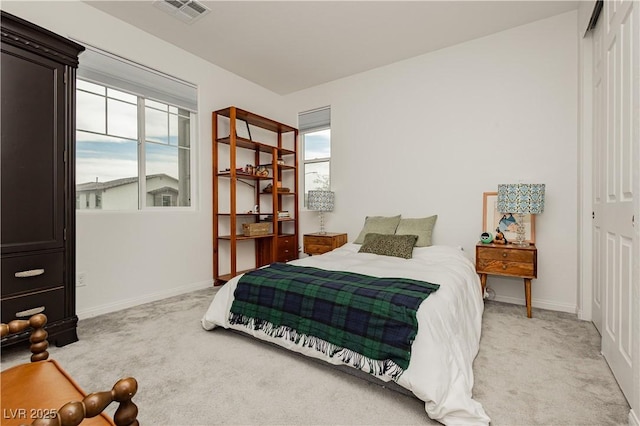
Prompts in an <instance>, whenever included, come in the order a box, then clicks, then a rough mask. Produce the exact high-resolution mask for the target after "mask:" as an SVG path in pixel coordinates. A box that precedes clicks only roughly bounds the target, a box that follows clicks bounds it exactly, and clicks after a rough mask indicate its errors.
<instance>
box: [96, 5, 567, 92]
mask: <svg viewBox="0 0 640 426" xmlns="http://www.w3.org/2000/svg"><path fill="white" fill-rule="evenodd" d="M87 3H88V4H90V5H91V6H93V7H95V8H98V9H100V10H102V11H104V12H106V13H108V14H110V15H112V16H114V17H116V18H118V19H121V20H123V21H125V22H128V23H130V24H132V25H135V26H136V27H138V28H141V29H142V30H144V31H146V32H148V33H151V34H153V35H155V36H157V37H159V38H161V39H163V40H165V41H167V42H169V43H171V44H174V45H176V46H178V47H180V48H182V49H184V50H186V51H188V52H191V53H193V54H195V55H197V56H199V57H202V58H203V59H205V60H207V61H209V62H211V63H213V64H216V65H218V66H220V67H222V68H224V69H226V70H228V71H230V72H232V73H234V74H237V75H239V76H242V77H244V78H246V79H247V80H250V81H253V82H255V83H256V84H259V85H260V86H263V87H265V88H267V89H269V90H271V91H273V92H276V93H279V94H288V93H291V92H295V91H298V90H302V89H306V88H308V87H312V86H316V85H318V84H322V83H326V82H329V81H332V80H336V79H339V78H342V77H346V76H349V75H353V74H357V73H360V72H363V71H367V70H370V69H373V68H377V67H380V66H384V65H387V64H390V63H393V62H397V61H401V60H403V59H408V58H411V57H414V56H418V55H421V54H424V53H427V52H431V51H434V50H437V49H442V48H444V47H447V46H452V45H454V44H457V43H462V42H465V41H468V40H472V39H474V38H478V37H482V36H486V35H489V34H492V33H496V32H498V31H502V30H506V29H509V28H513V27H516V26H519V25H523V24H526V23H529V22H533V21H537V20H540V19H544V18H548V17H550V16H553V15H557V14H560V13H564V12H567V11H570V10H573V9H576V8H577V6H578V2H577V1H558V0H554V1H541V0H536V1H200V3H202V4H204V5H205V6H206V7H208V8H209V9H211V12H210V13H208V14H207V15H204V16H202V17H201V18H200V19H198V20H196V21H195V22H193V23H191V24H188V23H185V22H183V21H181V20H179V19H177V18H176V17H174V16H172V15H170V14H168V13H166V12H164V11H162V10H160V9H159V8H158V7H155V6H154V5H153V3H154V2H153V1H152V0H147V1H121V0H120V1H93V0H90V1H87Z"/></svg>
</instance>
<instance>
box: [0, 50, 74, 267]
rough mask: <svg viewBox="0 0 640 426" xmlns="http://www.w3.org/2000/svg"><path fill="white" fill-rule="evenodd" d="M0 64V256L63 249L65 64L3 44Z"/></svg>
mask: <svg viewBox="0 0 640 426" xmlns="http://www.w3.org/2000/svg"><path fill="white" fill-rule="evenodd" d="M1 60H2V86H1V87H2V89H1V90H2V97H1V99H2V105H1V108H0V109H1V111H2V127H1V130H0V132H1V135H2V164H1V168H0V170H1V174H2V253H3V254H6V253H17V252H25V251H34V250H46V249H63V247H64V226H65V167H64V164H65V162H64V155H65V152H64V150H65V128H64V126H61V125H60V123H64V122H65V121H64V120H65V118H64V116H65V113H66V110H65V108H66V107H65V105H66V101H67V100H66V99H65V85H64V72H65V66H64V65H63V64H61V63H59V62H55V61H53V60H50V59H48V58H43V57H42V56H39V55H37V54H35V53H32V52H29V51H25V50H24V49H20V48H17V47H15V46H11V45H8V44H5V43H3V44H2V59H1ZM43 100H48V102H47V101H44V102H43Z"/></svg>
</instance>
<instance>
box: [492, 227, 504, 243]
mask: <svg viewBox="0 0 640 426" xmlns="http://www.w3.org/2000/svg"><path fill="white" fill-rule="evenodd" d="M493 243H494V244H507V239H506V238H505V236H504V234H503V233H502V231H500V227H498V228H496V236H495V237H494V238H493Z"/></svg>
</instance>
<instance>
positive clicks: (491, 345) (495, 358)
mask: <svg viewBox="0 0 640 426" xmlns="http://www.w3.org/2000/svg"><path fill="white" fill-rule="evenodd" d="M214 293H215V290H214V289H205V290H199V291H195V292H192V293H188V294H184V295H180V296H176V297H172V298H169V299H165V300H161V301H157V302H153V303H148V304H145V305H141V306H138V307H135V308H130V309H126V310H123V311H119V312H114V313H110V314H106V315H101V316H98V317H94V318H89V319H86V320H81V321H80V322H79V324H78V334H79V337H80V340H79V341H78V342H76V343H73V344H71V345H68V346H65V347H62V348H56V347H52V348H51V349H50V351H49V352H50V354H51V358H54V359H56V360H57V361H59V362H61V364H62V365H63V366H64V367H65V368H66V369H67V371H69V373H70V374H71V375H72V376H73V377H74V378H75V379H76V380H77V382H78V383H79V384H80V385H81V386H82V387H83V388H84V389H85V390H86V391H87V392H93V391H98V390H106V389H110V388H111V386H112V385H113V383H115V381H116V380H117V379H118V378H120V377H125V376H133V377H135V378H136V379H137V380H138V382H139V390H138V394H137V395H136V396H135V398H134V402H136V404H137V405H138V407H139V410H140V414H139V417H138V419H139V420H140V422H141V424H142V425H176V426H177V425H185V426H186V425H214V424H242V425H252V424H278V425H306V424H313V425H320V424H340V425H392V424H396V425H414V424H439V423H437V422H434V421H432V420H430V419H429V418H428V417H427V415H426V413H425V411H424V404H423V403H422V402H421V401H419V400H418V399H415V398H412V397H408V396H405V395H402V394H400V393H398V392H394V391H391V390H389V389H386V388H383V387H381V386H378V385H376V384H373V383H370V382H368V381H365V380H362V379H359V378H357V377H353V376H351V375H348V374H345V373H344V372H341V371H338V370H336V369H335V368H333V367H331V366H329V365H324V364H320V363H317V362H314V361H310V360H308V359H306V358H303V357H301V356H298V355H295V354H292V353H289V352H287V351H285V350H283V349H280V348H277V347H272V346H269V345H266V344H264V343H261V342H258V341H256V340H253V339H251V338H248V337H244V336H241V335H238V334H235V333H233V332H230V331H227V330H222V329H216V330H213V331H205V330H204V329H202V327H201V326H200V318H201V317H202V316H203V314H204V312H205V310H206V309H207V307H208V305H209V303H210V301H211V299H212V298H213V295H214ZM485 306H486V309H485V314H484V320H483V328H482V340H481V343H480V352H479V354H478V357H477V358H476V360H475V362H474V374H475V387H474V390H473V393H474V398H475V399H476V400H478V401H479V402H480V403H482V405H483V406H484V408H485V410H486V412H487V413H488V415H489V416H490V417H491V418H492V424H493V425H623V424H627V421H628V420H627V419H628V413H629V406H628V404H627V402H626V400H625V398H624V396H623V395H622V392H621V391H620V389H619V388H618V385H617V384H616V382H615V380H614V378H613V375H612V374H611V371H610V370H609V368H608V366H607V364H606V362H605V360H604V359H603V358H602V356H601V355H600V349H599V348H600V337H599V335H598V333H597V331H596V329H595V328H594V326H593V325H592V324H591V323H590V322H585V321H580V320H578V319H576V316H575V315H570V314H566V313H558V312H551V311H545V310H540V309H534V310H533V318H531V319H528V318H526V313H525V308H524V307H522V306H517V305H509V304H504V303H499V302H490V301H488V302H486V305H485ZM18 349H20V350H18ZM28 357H29V354H28V351H26V352H25V350H24V349H23V348H7V349H4V350H3V352H2V369H5V368H7V367H9V366H11V365H14V364H16V363H19V362H25V361H27V360H28ZM108 412H109V413H110V414H113V409H111V408H110V409H109V410H108Z"/></svg>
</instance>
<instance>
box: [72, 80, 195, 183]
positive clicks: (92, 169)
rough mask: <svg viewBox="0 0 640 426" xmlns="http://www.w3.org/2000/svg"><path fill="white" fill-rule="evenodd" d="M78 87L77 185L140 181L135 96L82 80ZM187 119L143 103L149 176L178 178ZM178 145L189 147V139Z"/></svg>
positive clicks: (175, 110)
mask: <svg viewBox="0 0 640 426" xmlns="http://www.w3.org/2000/svg"><path fill="white" fill-rule="evenodd" d="M77 83H78V89H79V90H78V93H77V111H78V113H77V123H76V124H77V128H78V129H79V130H78V131H77V132H76V164H77V167H76V183H77V184H82V183H87V182H96V181H98V182H107V181H111V180H116V179H121V178H128V177H136V176H138V149H137V146H138V141H137V137H138V136H137V135H138V119H137V109H138V107H137V97H136V96H135V95H131V94H129V93H125V92H121V91H118V90H114V89H110V88H105V87H104V86H100V85H96V84H93V83H89V82H85V81H82V80H78V81H77ZM105 96H106V98H105ZM105 100H106V102H105ZM188 114H189V113H188V112H186V111H184V110H179V109H178V108H177V107H174V106H170V105H167V104H163V103H159V102H154V101H150V100H145V124H144V125H145V136H146V137H145V140H146V142H145V167H146V174H147V175H151V174H166V175H169V176H171V177H173V178H175V179H178V178H179V166H178V157H179V155H178V150H179V148H178V143H179V125H180V124H182V125H183V126H184V125H186V126H189V115H188ZM83 130H87V131H83ZM93 132H95V133H93ZM181 146H183V147H184V148H188V147H189V138H188V137H187V138H185V142H183V143H182V142H181Z"/></svg>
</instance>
